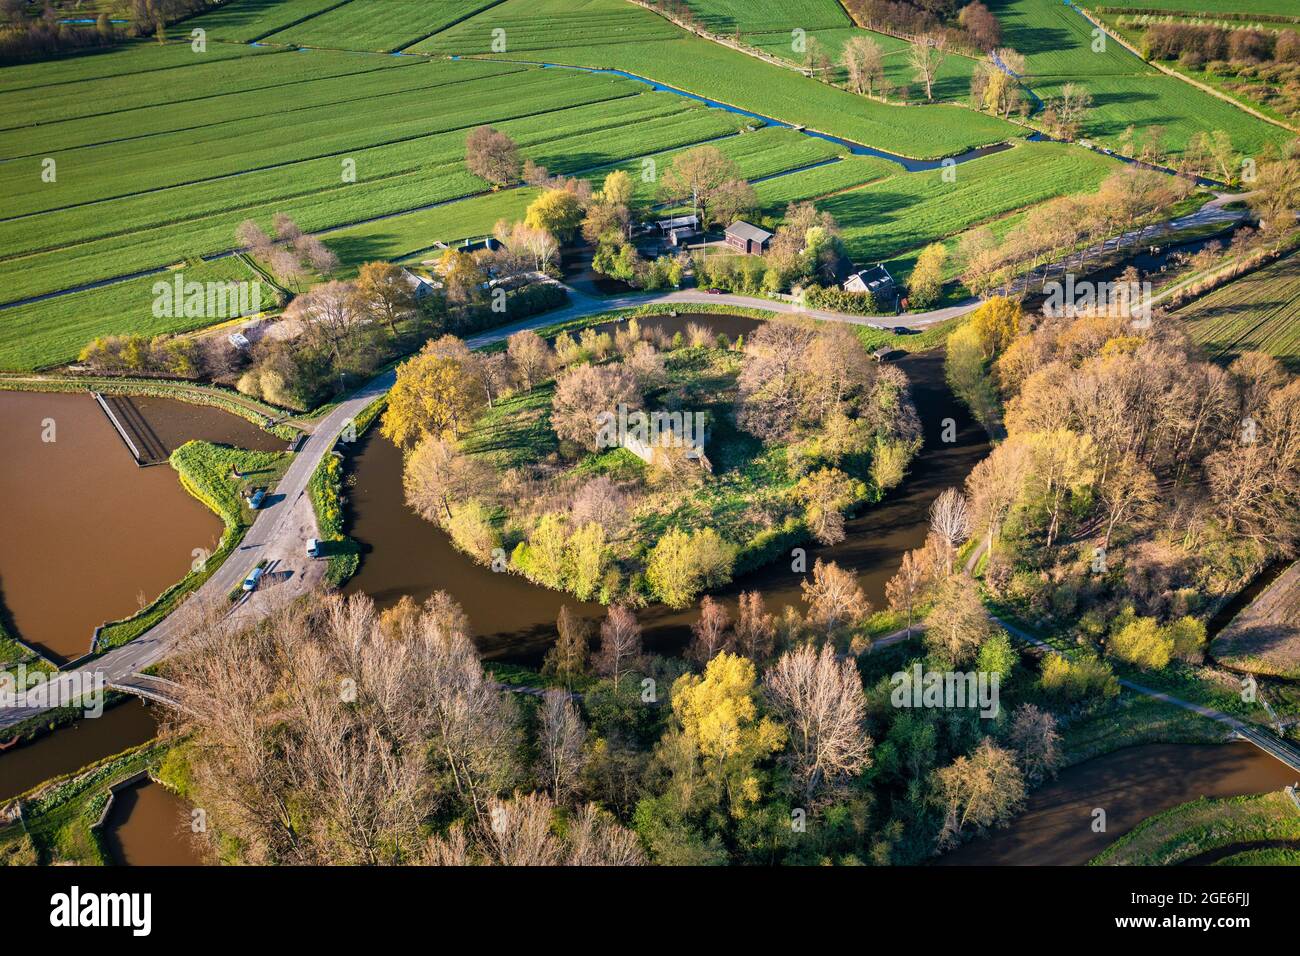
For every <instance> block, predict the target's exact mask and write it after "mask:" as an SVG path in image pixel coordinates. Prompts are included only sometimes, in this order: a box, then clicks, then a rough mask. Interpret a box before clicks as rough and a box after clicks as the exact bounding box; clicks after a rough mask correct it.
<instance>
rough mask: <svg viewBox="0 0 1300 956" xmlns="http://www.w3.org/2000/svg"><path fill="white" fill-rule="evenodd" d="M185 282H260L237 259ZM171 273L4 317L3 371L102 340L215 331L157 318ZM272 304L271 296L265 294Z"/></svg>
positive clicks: (190, 270) (58, 358)
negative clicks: (157, 287)
mask: <svg viewBox="0 0 1300 956" xmlns="http://www.w3.org/2000/svg"><path fill="white" fill-rule="evenodd" d="M184 278H185V280H186V281H198V282H225V281H239V280H250V279H253V278H255V276H254V275H253V273H252V271H251V270H250V269H249V268H248V267H247V266H245V265H244V264H243V263H242V262H240V261H239V260H238V259H236V258H233V257H231V258H228V259H222V260H220V261H219V262H205V263H202V264H201V265H196V266H187V267H186V269H185V273H184ZM171 279H172V277H171V275H170V274H168V273H160V274H159V275H154V276H146V277H144V278H139V279H132V280H129V281H127V282H122V283H118V284H116V285H112V286H105V287H104V288H101V289H93V290H88V291H86V292H79V293H75V294H73V295H69V296H63V297H61V298H58V299H49V300H46V301H43V302H35V303H32V304H31V305H26V306H19V307H17V308H14V309H6V310H5V311H3V312H0V368H4V369H17V370H21V371H27V370H30V369H34V368H37V367H39V366H43V365H47V364H50V363H52V362H64V361H69V360H71V359H74V358H76V356H77V353H78V352H79V351H80V350H81V348H82V347H83V346H84V345H86V343H87V342H89V341H90V340H91V339H93V338H95V337H96V336H99V335H111V334H125V333H128V332H134V333H139V334H141V335H154V334H158V333H164V332H182V331H189V330H191V329H197V328H201V327H203V326H205V325H211V324H212V323H213V322H214V321H219V320H214V319H211V318H201V319H195V318H191V319H186V318H184V317H183V316H178V317H176V318H159V317H156V316H154V314H153V299H154V295H153V286H154V283H156V282H158V281H160V280H166V281H169V282H170V281H171ZM264 293H265V295H264V299H265V301H266V302H267V304H269V303H270V301H271V295H272V290H270V289H265V290H264Z"/></svg>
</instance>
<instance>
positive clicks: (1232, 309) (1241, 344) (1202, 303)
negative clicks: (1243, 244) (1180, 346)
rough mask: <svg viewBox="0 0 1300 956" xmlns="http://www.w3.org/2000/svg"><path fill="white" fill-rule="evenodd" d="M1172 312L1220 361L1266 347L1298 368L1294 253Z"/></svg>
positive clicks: (1298, 284) (1299, 279)
mask: <svg viewBox="0 0 1300 956" xmlns="http://www.w3.org/2000/svg"><path fill="white" fill-rule="evenodd" d="M1175 315H1176V316H1177V317H1178V318H1179V319H1181V320H1182V321H1183V323H1184V324H1185V325H1186V327H1187V331H1188V333H1189V334H1190V335H1191V337H1192V339H1193V340H1195V341H1196V342H1199V343H1200V344H1201V346H1203V347H1204V348H1205V350H1206V351H1207V352H1208V353H1210V355H1212V356H1213V357H1215V358H1217V359H1219V360H1220V361H1223V362H1229V361H1231V360H1232V359H1234V358H1236V357H1237V356H1238V355H1240V354H1241V353H1242V352H1267V353H1268V354H1269V355H1272V356H1275V357H1276V358H1277V359H1278V360H1279V361H1280V362H1282V363H1283V364H1284V365H1286V366H1287V367H1288V368H1290V369H1291V370H1292V371H1294V372H1300V254H1295V253H1293V254H1291V255H1289V256H1287V257H1286V258H1285V259H1281V260H1279V261H1277V262H1274V263H1273V264H1271V265H1268V266H1265V267H1264V268H1262V269H1259V270H1257V271H1256V272H1252V273H1251V274H1250V275H1248V276H1245V277H1243V278H1240V279H1237V280H1236V281H1234V282H1230V283H1228V284H1227V285H1225V286H1222V287H1221V288H1219V289H1216V290H1215V291H1213V292H1211V293H1209V294H1208V295H1206V296H1203V297H1202V298H1200V299H1197V300H1196V301H1195V302H1193V303H1191V304H1190V305H1188V306H1185V307H1184V308H1182V309H1179V310H1178V312H1176V313H1175Z"/></svg>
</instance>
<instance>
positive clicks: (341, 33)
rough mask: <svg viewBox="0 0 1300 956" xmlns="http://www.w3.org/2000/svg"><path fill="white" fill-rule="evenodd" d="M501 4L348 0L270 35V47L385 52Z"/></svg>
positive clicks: (448, 0) (485, 1) (487, 0)
mask: <svg viewBox="0 0 1300 956" xmlns="http://www.w3.org/2000/svg"><path fill="white" fill-rule="evenodd" d="M496 2H498V0H348V2H347V3H345V4H342V5H336V6H335V7H334V8H333V9H330V10H328V11H327V12H325V13H322V14H320V15H318V16H314V17H312V18H310V19H309V20H305V21H303V22H301V23H298V24H295V25H293V26H290V27H286V28H285V29H282V30H279V31H276V32H273V33H271V34H269V35H266V37H265V39H266V41H267V42H268V43H292V44H297V45H300V46H310V47H320V48H334V49H345V50H365V51H369V52H376V53H387V52H390V51H392V50H400V49H402V48H403V47H407V46H410V45H411V44H413V43H415V42H417V41H419V40H423V39H425V38H426V37H429V36H431V35H432V34H435V33H437V32H438V31H439V30H443V29H446V28H447V27H449V26H451V25H452V24H453V23H457V22H459V21H461V20H464V19H465V18H467V17H469V16H472V15H474V14H475V13H479V12H481V11H482V10H484V9H486V8H487V7H490V6H492V5H493V4H494V3H496Z"/></svg>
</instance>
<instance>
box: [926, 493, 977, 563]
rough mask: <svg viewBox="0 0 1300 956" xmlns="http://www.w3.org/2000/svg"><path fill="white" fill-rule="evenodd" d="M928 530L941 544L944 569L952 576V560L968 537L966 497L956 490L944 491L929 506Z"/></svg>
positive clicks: (968, 517) (968, 516) (968, 519)
mask: <svg viewBox="0 0 1300 956" xmlns="http://www.w3.org/2000/svg"><path fill="white" fill-rule="evenodd" d="M930 530H931V531H932V532H933V533H934V534H935V536H936V537H937V538H938V539H939V540H940V541H941V542H942V543H943V546H944V569H945V572H946V573H947V574H952V559H953V557H954V556H955V555H956V553H957V548H959V547H960V546H961V544H962V542H964V541H965V540H966V539H967V538H969V537H970V512H969V511H968V510H967V508H966V496H965V495H963V494H962V493H961V492H960V491H958V490H957V489H956V488H948V489H945V490H944V492H943V493H942V494H941V495H939V497H938V498H936V499H935V500H934V504H932V505H930Z"/></svg>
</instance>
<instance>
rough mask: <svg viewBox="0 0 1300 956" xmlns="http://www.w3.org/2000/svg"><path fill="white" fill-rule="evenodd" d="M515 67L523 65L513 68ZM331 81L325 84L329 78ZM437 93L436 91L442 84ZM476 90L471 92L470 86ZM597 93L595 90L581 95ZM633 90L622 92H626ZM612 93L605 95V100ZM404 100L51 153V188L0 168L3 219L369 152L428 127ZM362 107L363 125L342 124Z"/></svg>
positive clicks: (374, 97)
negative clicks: (288, 136) (54, 174)
mask: <svg viewBox="0 0 1300 956" xmlns="http://www.w3.org/2000/svg"><path fill="white" fill-rule="evenodd" d="M520 69H522V68H520ZM483 81H484V78H483V77H475V76H473V75H471V74H466V75H465V76H464V77H463V78H462V79H460V80H447V81H446V82H448V83H459V82H465V83H479V82H483ZM331 82H332V81H331ZM431 88H435V87H434V86H431V85H430V84H428V83H418V84H417V85H416V86H415V87H414V88H413V89H412V90H410V94H411V95H412V96H414V97H418V96H421V95H424V94H425V92H426V91H427V90H429V89H431ZM436 88H439V89H442V88H443V85H442V84H437V86H436ZM476 89H477V88H476ZM586 92H587V93H588V94H589V95H598V91H596V90H588V91H586ZM635 92H637V91H636V90H634V89H632V88H630V87H629V88H627V90H626V93H627V94H628V95H631V94H632V93H635ZM614 95H615V94H613V93H612V92H611V93H606V94H605V96H606V97H607V98H608V99H612V98H613V97H614ZM404 103H405V101H404V98H403V97H402V96H401V95H399V94H398V93H397V92H396V91H394V90H393V89H392V88H391V87H389V86H388V85H387V84H384V85H383V86H380V87H379V89H378V90H375V89H373V88H372V89H370V90H369V91H368V92H365V93H358V94H357V96H356V97H355V98H353V99H351V100H345V101H343V102H342V103H333V102H332V103H329V104H327V105H324V106H310V107H307V106H304V107H302V108H301V109H299V110H294V111H283V112H280V113H275V112H266V113H259V114H257V115H249V116H248V117H247V118H243V119H234V120H226V121H224V122H221V123H216V124H213V125H211V126H205V127H198V128H195V129H190V130H184V131H181V132H175V133H166V134H156V135H152V136H146V137H141V138H138V139H131V140H119V141H118V142H114V143H109V144H105V145H102V146H95V147H82V148H78V149H74V150H51V151H48V152H46V153H43V154H41V155H42V156H51V157H53V158H54V159H55V160H56V161H57V162H58V164H59V167H60V172H61V173H63V175H61V176H60V177H59V182H58V187H57V188H53V189H50V188H47V189H39V190H32V189H31V182H32V177H33V176H35V175H37V174H38V171H39V169H40V166H39V164H38V163H37V162H36V159H35V157H32V158H28V159H26V160H25V161H10V162H7V163H0V203H3V206H2V207H0V208H3V209H4V211H5V216H4V218H6V219H10V218H15V217H17V216H21V215H30V214H32V213H39V212H45V211H49V210H54V209H61V208H67V207H71V206H76V205H79V204H81V203H85V202H92V201H97V200H104V199H112V198H117V197H121V196H129V195H134V194H138V193H143V192H148V191H150V190H153V189H162V188H166V187H168V186H177V185H183V184H185V183H192V182H200V181H204V180H213V179H219V178H221V177H223V176H229V175H232V174H236V173H241V172H247V171H249V170H253V169H262V168H269V167H271V166H276V165H287V164H288V163H292V162H301V161H304V160H308V159H313V158H317V157H320V156H328V155H334V154H337V153H339V152H345V151H347V150H352V149H368V148H371V147H373V146H378V145H382V144H383V143H384V142H396V141H399V140H401V139H403V138H409V137H410V136H412V135H418V134H419V133H420V132H421V131H426V130H428V129H429V122H430V121H429V120H428V119H426V118H425V117H423V116H422V115H419V114H413V113H412V112H411V111H410V110H409V109H406V108H405V106H404ZM358 109H361V110H364V112H365V115H366V116H367V117H368V118H369V119H370V120H371V122H370V123H368V124H366V125H361V124H357V123H356V122H355V119H354V120H353V122H351V123H348V122H346V120H347V118H348V116H349V115H352V116H353V117H355V115H356V111H357V110H358ZM290 116H291V117H292V122H293V124H294V136H293V138H292V140H290V141H288V142H286V141H285V137H284V126H285V122H286V117H290Z"/></svg>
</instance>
